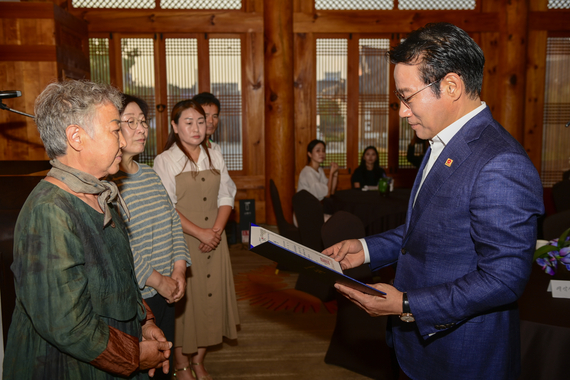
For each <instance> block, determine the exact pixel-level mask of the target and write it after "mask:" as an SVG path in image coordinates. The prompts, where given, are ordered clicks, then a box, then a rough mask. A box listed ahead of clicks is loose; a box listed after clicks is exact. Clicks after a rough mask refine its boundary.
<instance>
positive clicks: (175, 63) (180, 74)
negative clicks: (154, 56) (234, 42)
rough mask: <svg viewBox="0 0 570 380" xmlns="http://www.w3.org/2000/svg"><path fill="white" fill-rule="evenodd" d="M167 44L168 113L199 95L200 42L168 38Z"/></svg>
mask: <svg viewBox="0 0 570 380" xmlns="http://www.w3.org/2000/svg"><path fill="white" fill-rule="evenodd" d="M165 42H166V84H167V87H166V94H167V108H166V109H167V111H166V112H168V115H169V119H168V128H170V111H171V110H172V108H173V107H174V105H175V104H176V103H178V102H179V101H181V100H185V99H190V98H192V97H193V96H194V95H196V94H197V93H198V91H199V90H198V41H197V39H196V38H167V39H165Z"/></svg>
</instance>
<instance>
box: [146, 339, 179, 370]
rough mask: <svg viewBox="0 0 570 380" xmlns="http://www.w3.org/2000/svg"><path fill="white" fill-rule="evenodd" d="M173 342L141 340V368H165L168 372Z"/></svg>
mask: <svg viewBox="0 0 570 380" xmlns="http://www.w3.org/2000/svg"><path fill="white" fill-rule="evenodd" d="M171 347H172V342H159V341H157V340H144V341H142V342H139V350H140V359H139V369H141V370H145V369H151V368H160V367H166V368H163V370H166V372H165V373H168V358H169V357H170V348H171Z"/></svg>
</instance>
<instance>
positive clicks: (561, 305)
mask: <svg viewBox="0 0 570 380" xmlns="http://www.w3.org/2000/svg"><path fill="white" fill-rule="evenodd" d="M552 279H556V280H570V272H568V271H566V269H564V268H561V267H560V266H559V267H558V273H557V275H556V277H552V276H550V275H548V274H546V273H544V272H543V271H542V270H541V269H540V267H539V266H538V265H537V264H536V263H533V264H532V272H531V275H530V279H529V282H528V284H527V286H526V288H525V291H524V293H523V295H522V296H521V298H520V299H519V310H520V318H521V354H522V373H521V377H520V378H519V380H526V379H528V380H537V379H548V380H550V379H566V378H568V376H569V375H568V368H567V366H568V365H567V361H568V355H567V352H568V347H570V299H566V298H552V295H551V293H548V292H547V291H546V289H547V288H548V283H549V282H550V280H552Z"/></svg>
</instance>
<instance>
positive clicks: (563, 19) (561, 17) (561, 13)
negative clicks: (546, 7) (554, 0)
mask: <svg viewBox="0 0 570 380" xmlns="http://www.w3.org/2000/svg"><path fill="white" fill-rule="evenodd" d="M528 29H529V30H548V31H554V32H563V31H564V32H568V31H570V11H567V10H552V11H544V12H530V13H529V17H528Z"/></svg>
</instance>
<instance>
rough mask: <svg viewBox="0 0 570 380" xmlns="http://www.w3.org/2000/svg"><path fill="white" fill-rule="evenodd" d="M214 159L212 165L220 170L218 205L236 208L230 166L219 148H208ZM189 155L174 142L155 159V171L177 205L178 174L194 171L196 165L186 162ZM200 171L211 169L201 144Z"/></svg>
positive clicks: (198, 163)
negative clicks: (229, 171)
mask: <svg viewBox="0 0 570 380" xmlns="http://www.w3.org/2000/svg"><path fill="white" fill-rule="evenodd" d="M208 151H209V153H210V158H211V159H212V166H213V167H214V168H216V169H218V170H219V171H220V175H221V178H220V190H219V191H218V207H220V206H231V207H232V208H234V198H235V196H236V192H237V188H236V184H235V183H234V181H232V179H231V178H230V175H229V174H228V168H227V167H226V163H225V161H224V158H223V157H222V153H220V152H219V151H218V150H212V149H209V150H208ZM187 161H188V157H186V155H185V154H184V152H182V150H180V148H179V147H178V146H177V145H176V144H174V145H172V146H171V147H170V149H168V150H167V151H164V152H162V153H161V154H159V155H158V156H156V158H155V159H154V171H155V172H156V174H158V176H159V177H160V179H161V180H162V183H163V184H164V187H165V188H166V191H167V192H168V195H169V196H170V199H171V200H172V203H173V204H174V205H176V203H178V199H177V198H176V176H177V175H178V174H180V173H182V172H190V171H193V170H194V168H195V166H194V165H192V164H191V163H190V162H188V164H186V162H187ZM185 164H186V165H185ZM197 165H198V171H203V170H210V164H209V162H208V156H207V155H206V152H205V151H204V148H203V147H202V146H200V156H199V157H198V162H197Z"/></svg>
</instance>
